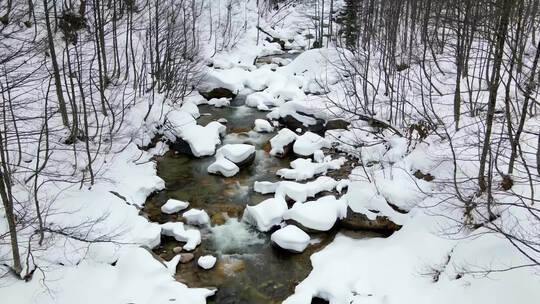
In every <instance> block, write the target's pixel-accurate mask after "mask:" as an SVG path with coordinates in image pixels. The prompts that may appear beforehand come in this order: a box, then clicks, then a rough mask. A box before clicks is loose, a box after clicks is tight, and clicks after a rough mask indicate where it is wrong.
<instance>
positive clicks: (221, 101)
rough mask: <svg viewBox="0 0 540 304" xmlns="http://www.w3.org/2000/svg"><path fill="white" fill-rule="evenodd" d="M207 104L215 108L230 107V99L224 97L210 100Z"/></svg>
mask: <svg viewBox="0 0 540 304" xmlns="http://www.w3.org/2000/svg"><path fill="white" fill-rule="evenodd" d="M208 104H209V105H211V106H214V107H216V108H222V107H228V106H230V105H231V99H230V98H226V97H221V98H212V99H210V100H209V101H208Z"/></svg>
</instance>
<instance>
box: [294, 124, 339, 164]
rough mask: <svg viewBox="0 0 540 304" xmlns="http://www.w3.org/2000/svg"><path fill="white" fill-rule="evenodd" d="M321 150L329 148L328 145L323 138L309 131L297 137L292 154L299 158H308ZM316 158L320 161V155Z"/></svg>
mask: <svg viewBox="0 0 540 304" xmlns="http://www.w3.org/2000/svg"><path fill="white" fill-rule="evenodd" d="M321 148H330V143H329V142H328V141H327V140H326V139H324V138H323V137H321V136H319V135H317V134H315V133H312V132H309V131H308V132H306V133H304V134H302V135H300V136H298V138H297V139H296V141H295V142H294V145H293V151H294V153H296V154H298V155H301V156H310V155H312V154H313V153H315V152H316V151H318V150H319V151H320V149H321ZM318 157H319V160H320V153H319V155H318ZM317 162H319V161H317Z"/></svg>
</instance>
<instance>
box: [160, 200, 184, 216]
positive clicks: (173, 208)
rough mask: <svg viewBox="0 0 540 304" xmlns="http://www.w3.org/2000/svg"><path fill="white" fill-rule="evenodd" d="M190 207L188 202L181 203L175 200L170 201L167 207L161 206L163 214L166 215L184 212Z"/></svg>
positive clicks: (166, 204)
mask: <svg viewBox="0 0 540 304" xmlns="http://www.w3.org/2000/svg"><path fill="white" fill-rule="evenodd" d="M188 206H189V203H188V202H184V201H179V200H175V199H169V200H168V201H167V202H166V203H165V205H163V206H161V212H163V213H166V214H173V213H176V212H178V211H181V210H184V209H186V208H187V207H188Z"/></svg>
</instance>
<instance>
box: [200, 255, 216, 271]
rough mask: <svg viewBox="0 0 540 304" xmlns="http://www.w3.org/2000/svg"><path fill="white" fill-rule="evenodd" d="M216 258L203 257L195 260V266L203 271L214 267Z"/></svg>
mask: <svg viewBox="0 0 540 304" xmlns="http://www.w3.org/2000/svg"><path fill="white" fill-rule="evenodd" d="M216 261H217V258H216V257H215V256H212V255H204V256H202V257H200V258H199V259H198V260H197V265H199V267H201V268H203V269H210V268H212V267H214V265H216Z"/></svg>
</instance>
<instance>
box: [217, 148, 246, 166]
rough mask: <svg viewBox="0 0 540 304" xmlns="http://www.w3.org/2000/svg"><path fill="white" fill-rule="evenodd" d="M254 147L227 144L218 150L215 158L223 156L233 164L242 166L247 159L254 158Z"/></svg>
mask: <svg viewBox="0 0 540 304" xmlns="http://www.w3.org/2000/svg"><path fill="white" fill-rule="evenodd" d="M254 153H255V146H252V145H246V144H227V145H224V146H223V147H221V148H219V149H218V151H217V153H216V156H217V157H219V156H223V157H225V158H226V159H228V160H230V161H232V162H233V163H235V164H237V165H239V166H242V163H244V162H245V161H246V160H247V159H248V158H250V157H251V156H254V155H253V154H254Z"/></svg>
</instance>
